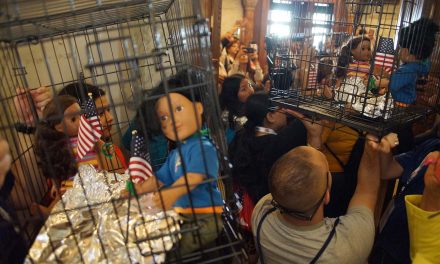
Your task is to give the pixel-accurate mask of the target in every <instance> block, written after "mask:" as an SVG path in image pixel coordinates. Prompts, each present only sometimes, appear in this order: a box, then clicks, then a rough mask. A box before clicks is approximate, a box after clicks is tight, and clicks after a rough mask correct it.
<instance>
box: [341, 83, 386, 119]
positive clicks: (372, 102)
mask: <svg viewBox="0 0 440 264" xmlns="http://www.w3.org/2000/svg"><path fill="white" fill-rule="evenodd" d="M365 93H367V96H366V98H365ZM335 99H336V100H337V101H342V102H346V103H349V104H350V106H351V108H352V109H354V110H356V111H357V112H359V113H361V114H362V115H364V116H367V117H371V118H376V117H383V118H384V119H388V118H390V116H391V113H392V109H393V106H394V104H393V99H392V98H391V97H389V98H388V101H387V98H386V94H385V95H380V96H376V95H374V94H372V93H371V92H367V87H366V86H365V84H364V79H363V78H361V77H358V76H356V77H348V78H345V81H344V83H342V84H341V87H340V88H339V89H338V90H337V91H336V95H335ZM385 106H386V107H385Z"/></svg>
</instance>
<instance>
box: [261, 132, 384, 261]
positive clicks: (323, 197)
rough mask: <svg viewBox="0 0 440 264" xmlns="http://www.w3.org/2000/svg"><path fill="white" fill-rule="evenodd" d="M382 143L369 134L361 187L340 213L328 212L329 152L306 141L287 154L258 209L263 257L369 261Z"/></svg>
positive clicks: (271, 177)
mask: <svg viewBox="0 0 440 264" xmlns="http://www.w3.org/2000/svg"><path fill="white" fill-rule="evenodd" d="M381 147H382V142H381V143H378V142H377V139H376V138H374V137H372V136H370V135H368V136H367V143H366V144H365V150H364V153H363V157H362V160H361V164H360V168H359V172H358V183H357V187H356V191H355V193H354V195H353V197H352V198H351V201H350V205H349V207H348V210H347V213H346V214H345V215H343V216H340V217H338V218H328V217H324V206H325V205H326V204H328V203H329V202H330V199H331V197H330V189H331V185H332V180H331V173H330V172H329V166H328V163H327V160H326V158H325V156H324V154H322V153H321V152H320V151H318V150H316V149H314V148H312V147H309V146H301V147H297V148H295V149H293V150H291V151H289V152H288V153H287V154H285V155H283V156H282V157H281V158H280V159H279V160H278V161H277V162H276V163H275V164H274V166H273V167H272V169H271V171H270V174H269V189H270V192H271V194H268V195H266V196H264V197H263V198H262V199H261V200H260V201H259V202H258V204H257V205H256V206H255V209H254V212H253V215H252V226H253V234H254V237H255V238H256V239H255V240H256V244H257V245H256V246H257V250H258V252H259V254H260V263H316V262H318V261H319V263H366V262H367V257H368V255H369V253H370V250H371V248H372V245H373V241H374V233H375V227H374V216H373V212H374V208H375V205H376V199H377V194H378V189H379V179H380V167H379V158H378V154H377V152H378V150H380V148H381Z"/></svg>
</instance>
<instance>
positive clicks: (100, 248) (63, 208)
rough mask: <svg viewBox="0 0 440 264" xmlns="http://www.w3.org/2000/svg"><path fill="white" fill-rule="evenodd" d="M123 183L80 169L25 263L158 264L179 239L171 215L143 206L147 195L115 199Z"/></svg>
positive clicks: (120, 177)
mask: <svg viewBox="0 0 440 264" xmlns="http://www.w3.org/2000/svg"><path fill="white" fill-rule="evenodd" d="M128 177H129V176H128V175H127V174H115V173H108V172H97V171H96V170H95V169H94V168H93V167H92V166H90V165H86V166H81V167H80V168H79V172H78V174H77V175H76V176H75V179H74V184H73V188H72V189H69V190H68V191H67V192H66V193H65V194H64V195H63V196H62V200H60V201H59V202H58V203H57V204H56V206H55V207H54V209H53V211H52V213H51V215H50V216H49V218H48V219H47V220H46V223H45V224H44V226H43V227H42V229H41V230H40V233H39V234H38V236H37V238H36V239H35V241H34V243H33V245H32V247H31V249H30V250H29V253H28V256H27V258H26V261H25V263H60V262H62V263H130V262H131V263H161V262H164V260H165V252H166V251H168V250H170V249H172V248H173V245H174V244H175V243H176V242H177V241H178V239H179V230H180V226H179V222H178V220H177V219H178V218H177V214H176V213H175V212H173V211H167V212H163V211H162V210H161V209H157V208H151V207H150V206H148V205H150V204H151V199H152V195H151V194H148V195H143V196H141V197H140V198H139V200H137V199H135V198H133V199H130V201H129V200H128V199H118V198H120V193H121V191H122V190H123V189H125V181H126V180H127V179H128ZM138 201H139V202H138ZM129 259H130V260H131V261H130V260H129Z"/></svg>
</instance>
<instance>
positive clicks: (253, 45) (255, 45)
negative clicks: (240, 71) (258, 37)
mask: <svg viewBox="0 0 440 264" xmlns="http://www.w3.org/2000/svg"><path fill="white" fill-rule="evenodd" d="M249 47H250V48H253V49H254V51H255V52H258V45H257V43H253V44H250V45H249Z"/></svg>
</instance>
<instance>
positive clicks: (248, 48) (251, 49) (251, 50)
mask: <svg viewBox="0 0 440 264" xmlns="http://www.w3.org/2000/svg"><path fill="white" fill-rule="evenodd" d="M243 50H244V52H246V53H254V51H255V49H254V48H251V47H246V48H243Z"/></svg>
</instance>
